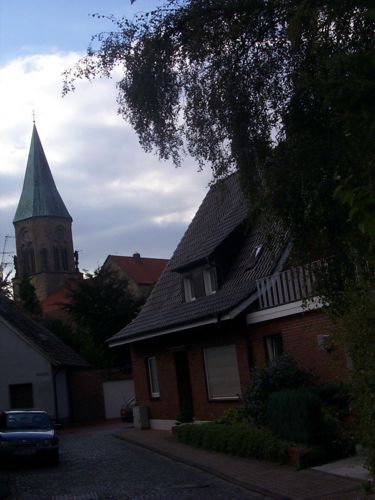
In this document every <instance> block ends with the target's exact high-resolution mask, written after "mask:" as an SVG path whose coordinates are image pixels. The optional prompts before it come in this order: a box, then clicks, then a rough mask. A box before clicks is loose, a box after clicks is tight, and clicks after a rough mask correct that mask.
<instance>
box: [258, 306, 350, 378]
mask: <svg viewBox="0 0 375 500" xmlns="http://www.w3.org/2000/svg"><path fill="white" fill-rule="evenodd" d="M248 328H249V330H248V335H249V339H250V340H251V349H252V358H253V364H254V365H264V364H265V363H266V357H265V347H264V337H265V336H267V335H273V334H281V335H282V339H283V348H284V351H285V352H287V353H289V354H290V355H291V356H292V357H293V358H294V359H296V360H297V361H298V362H299V363H300V365H301V366H303V367H305V368H308V369H311V370H313V371H314V372H315V373H316V374H317V375H318V376H319V377H320V380H321V381H322V382H331V381H337V380H339V381H347V379H348V371H347V364H346V358H345V355H344V353H343V352H342V351H341V350H340V349H337V348H334V349H333V350H332V351H330V352H327V351H326V350H322V349H320V348H319V346H318V343H317V336H318V335H330V334H332V331H333V327H332V324H331V322H330V321H329V319H328V317H327V316H326V315H325V314H324V313H322V312H306V313H303V314H298V315H296V316H289V317H285V318H280V319H277V320H273V321H270V322H266V323H260V324H258V325H250V326H249V327H248Z"/></svg>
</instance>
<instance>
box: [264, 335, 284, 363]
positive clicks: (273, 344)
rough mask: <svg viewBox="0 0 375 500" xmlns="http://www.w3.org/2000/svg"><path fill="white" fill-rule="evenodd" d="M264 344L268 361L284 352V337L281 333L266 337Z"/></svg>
mask: <svg viewBox="0 0 375 500" xmlns="http://www.w3.org/2000/svg"><path fill="white" fill-rule="evenodd" d="M264 345H265V351H266V359H267V361H268V362H269V361H273V360H274V359H276V358H278V357H279V356H281V354H282V353H283V339H282V336H281V334H279V333H278V334H276V335H268V336H267V337H264Z"/></svg>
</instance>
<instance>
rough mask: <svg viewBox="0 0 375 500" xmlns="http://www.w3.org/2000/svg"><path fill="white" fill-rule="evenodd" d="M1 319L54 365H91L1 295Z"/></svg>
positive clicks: (85, 366) (86, 366)
mask: <svg viewBox="0 0 375 500" xmlns="http://www.w3.org/2000/svg"><path fill="white" fill-rule="evenodd" d="M1 319H4V320H5V321H6V322H7V323H8V324H10V325H11V326H12V327H13V328H15V329H16V330H17V332H18V333H19V334H20V336H21V337H23V338H24V339H25V341H26V342H29V343H30V344H32V345H33V346H34V347H35V348H36V350H38V351H39V352H40V353H41V354H42V355H44V356H45V357H46V358H47V359H49V361H50V362H51V363H52V364H53V365H55V366H69V367H74V368H89V367H90V365H89V363H88V362H87V361H86V360H84V359H83V358H82V357H81V356H80V355H79V354H77V353H76V352H75V351H73V349H71V348H70V347H69V346H67V345H66V344H64V342H63V341H62V340H60V339H59V338H58V337H57V336H56V335H54V334H53V333H52V332H50V331H49V330H47V328H44V327H42V326H41V325H38V323H36V322H35V321H33V320H32V319H31V318H30V317H29V316H28V315H26V314H25V313H23V312H22V311H20V309H19V308H18V307H17V306H16V304H15V303H14V302H12V301H11V300H9V299H7V298H5V297H3V296H1V295H0V320H1Z"/></svg>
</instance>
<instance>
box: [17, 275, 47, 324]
mask: <svg viewBox="0 0 375 500" xmlns="http://www.w3.org/2000/svg"><path fill="white" fill-rule="evenodd" d="M18 301H19V303H20V305H21V307H22V308H23V309H25V310H26V311H28V312H29V313H31V314H32V315H33V316H41V314H42V308H41V306H40V303H39V300H38V297H37V295H36V291H35V287H34V285H33V284H32V283H31V281H30V278H29V277H28V276H25V277H24V278H22V280H21V283H20V285H19V292H18Z"/></svg>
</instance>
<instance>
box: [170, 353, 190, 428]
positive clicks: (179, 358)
mask: <svg viewBox="0 0 375 500" xmlns="http://www.w3.org/2000/svg"><path fill="white" fill-rule="evenodd" d="M174 359H175V366H176V379H177V390H178V399H179V403H180V415H179V416H178V421H180V422H189V421H190V422H191V421H192V420H193V416H194V406H193V394H192V391H191V381H190V369H189V358H188V353H187V351H178V352H175V353H174Z"/></svg>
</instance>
